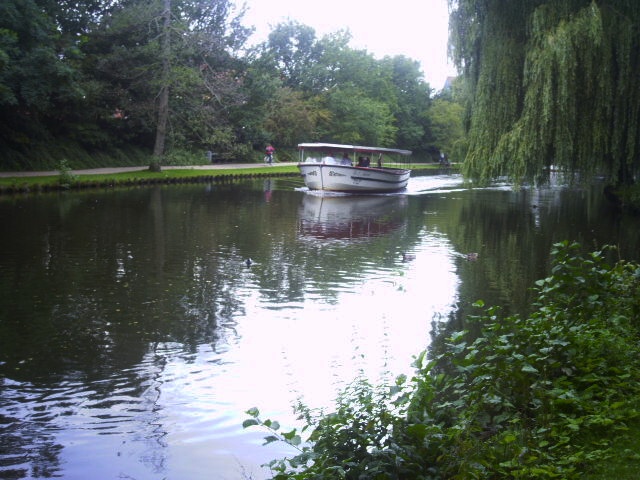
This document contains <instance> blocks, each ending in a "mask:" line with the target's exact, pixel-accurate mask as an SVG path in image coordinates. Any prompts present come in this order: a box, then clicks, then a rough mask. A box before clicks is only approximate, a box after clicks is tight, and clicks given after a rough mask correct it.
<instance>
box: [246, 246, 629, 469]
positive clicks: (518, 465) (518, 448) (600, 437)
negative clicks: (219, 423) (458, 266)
mask: <svg viewBox="0 0 640 480" xmlns="http://www.w3.org/2000/svg"><path fill="white" fill-rule="evenodd" d="M611 253H613V252H612V251H611V249H609V248H605V249H603V250H602V251H597V252H593V253H586V254H584V253H581V248H580V246H579V245H577V244H575V243H569V242H563V243H560V244H557V245H555V246H554V250H553V252H552V257H553V262H552V269H551V275H550V276H549V277H548V278H545V279H542V280H539V281H538V282H536V284H535V286H534V289H535V291H536V293H537V300H536V302H535V304H534V305H533V306H532V310H531V313H530V314H529V315H527V316H521V315H514V316H503V315H502V314H501V312H500V309H499V308H495V307H490V308H485V307H484V305H482V302H478V304H477V307H478V310H479V313H478V315H477V316H474V317H471V318H468V319H467V321H466V327H467V328H466V330H464V331H460V332H456V333H454V334H450V335H449V336H448V338H447V341H446V342H445V346H444V347H442V348H441V350H440V351H433V352H430V354H429V355H427V354H422V355H421V356H420V357H419V358H418V359H417V361H416V374H415V376H414V378H412V379H405V378H399V379H398V380H397V383H396V385H393V386H391V387H386V388H382V387H376V386H372V385H370V384H369V383H368V382H367V381H365V380H362V379H360V380H357V381H355V382H354V383H353V384H352V385H351V386H350V387H349V388H348V389H346V390H345V392H343V394H342V395H341V397H340V398H338V402H337V409H336V411H335V412H332V413H330V414H319V413H317V412H312V411H311V410H310V409H308V408H306V407H305V406H300V407H299V412H300V418H301V420H304V422H305V427H304V428H303V431H308V430H310V431H311V434H310V436H309V437H308V439H307V443H302V440H301V435H300V434H299V433H298V432H297V431H296V430H292V431H287V432H284V431H281V429H280V425H279V424H278V423H277V422H275V421H271V420H264V419H261V418H260V413H259V411H258V410H257V409H251V410H249V411H248V412H247V413H248V414H249V415H250V418H249V419H248V420H247V421H245V423H244V426H245V427H252V426H261V427H262V428H266V429H267V430H268V431H269V436H267V437H266V441H267V442H273V441H284V442H287V443H289V444H290V445H292V446H294V447H295V448H297V449H298V452H299V455H297V456H295V457H294V458H290V459H286V460H276V461H273V462H272V463H271V468H272V471H273V473H274V478H276V479H311V478H313V479H327V480H328V479H335V478H346V479H361V478H367V479H376V478H379V479H465V480H466V479H507V478H520V479H557V478H560V479H574V478H580V479H589V480H596V479H612V478H615V479H617V480H624V479H629V480H631V479H635V478H637V477H638V472H640V450H639V449H640V419H639V416H638V413H637V411H638V408H639V407H640V400H639V394H640V358H639V356H638V346H639V345H638V343H639V333H640V329H639V328H638V327H639V325H638V322H639V320H638V319H639V318H640V266H639V265H638V264H635V263H630V262H625V261H617V262H614V263H609V262H608V260H607V259H608V258H611V257H615V255H611ZM302 445H304V446H302Z"/></svg>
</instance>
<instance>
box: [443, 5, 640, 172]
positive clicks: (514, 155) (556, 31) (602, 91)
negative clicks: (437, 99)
mask: <svg viewBox="0 0 640 480" xmlns="http://www.w3.org/2000/svg"><path fill="white" fill-rule="evenodd" d="M639 23H640V10H639V9H638V8H637V7H635V6H632V4H631V3H630V2H628V1H627V0H614V1H606V2H605V1H600V0H578V1H575V0H562V1H538V0H524V1H521V2H506V1H495V2H485V3H482V2H477V1H475V0H464V1H460V2H457V5H456V8H455V10H454V12H453V13H452V31H453V35H452V40H453V47H454V51H455V52H456V61H457V63H458V64H459V65H460V66H464V69H465V78H466V81H467V83H468V85H469V86H470V103H469V113H468V128H469V150H468V155H467V160H466V164H465V172H466V173H467V174H468V175H470V176H473V177H475V178H480V179H489V178H494V177H497V176H500V175H509V176H510V177H511V178H513V179H514V180H515V181H518V182H520V181H524V180H535V179H538V178H541V177H542V176H543V175H544V174H545V172H546V170H547V169H548V168H549V167H550V166H554V167H555V168H559V169H562V170H565V171H568V172H572V173H583V174H585V173H593V172H602V173H604V174H606V175H608V176H609V177H610V178H612V179H614V180H615V181H616V182H618V183H632V182H633V181H634V178H635V176H636V175H637V174H638V172H639V170H640V156H639V155H638V151H639V150H638V146H639V145H640V137H638V131H639V129H638V122H639V120H640V94H638V92H637V89H636V88H635V87H634V85H635V83H636V79H637V77H638V75H639V72H640V55H639V54H638V47H639V46H640V34H639V30H638V24H639Z"/></svg>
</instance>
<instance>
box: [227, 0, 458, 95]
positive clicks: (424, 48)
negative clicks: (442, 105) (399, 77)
mask: <svg viewBox="0 0 640 480" xmlns="http://www.w3.org/2000/svg"><path fill="white" fill-rule="evenodd" d="M237 3H238V4H241V3H242V0H237ZM246 4H247V7H248V11H247V14H246V15H245V24H247V25H251V26H254V27H255V28H256V33H255V34H254V37H252V39H251V41H252V43H258V42H259V41H263V40H266V38H267V35H268V34H269V31H270V30H271V28H272V27H273V26H275V25H277V24H278V23H281V22H286V21H287V20H289V19H291V20H296V21H298V22H300V23H302V24H304V25H308V26H310V27H313V28H314V29H315V31H316V36H317V37H321V36H322V35H325V34H327V33H331V32H335V31H336V30H340V29H342V28H348V29H349V31H350V32H351V35H352V37H353V38H352V40H351V43H350V46H351V47H353V48H358V49H360V48H363V49H366V50H367V51H368V52H370V53H372V54H373V55H374V56H375V57H376V58H382V57H384V56H385V55H391V56H393V55H405V56H407V57H409V58H412V59H414V60H418V61H419V62H420V64H421V67H422V71H423V72H424V74H425V79H426V80H427V82H429V84H430V85H431V88H434V89H436V90H440V89H441V88H442V87H443V85H444V82H445V80H446V78H447V76H450V75H455V69H454V67H453V65H452V64H451V63H450V62H448V60H447V39H448V18H449V14H448V11H447V0H387V1H372V0H246Z"/></svg>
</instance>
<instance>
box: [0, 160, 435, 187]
mask: <svg viewBox="0 0 640 480" xmlns="http://www.w3.org/2000/svg"><path fill="white" fill-rule="evenodd" d="M409 168H411V169H413V170H421V169H429V168H438V167H437V165H434V164H413V165H409ZM299 174H300V173H299V171H298V168H297V167H296V166H295V165H274V166H270V167H266V166H264V165H262V164H258V163H256V166H255V168H234V165H233V164H227V165H224V166H218V167H217V168H215V169H214V168H211V169H206V168H184V167H181V168H171V167H167V168H164V169H163V170H162V171H161V172H152V171H150V170H148V169H147V168H143V167H141V169H140V170H136V171H127V172H119V173H103V174H77V173H74V172H73V171H72V170H70V169H69V168H68V167H66V166H63V167H62V168H60V170H59V173H58V174H57V175H47V176H17V175H16V176H6V177H0V194H10V193H24V192H39V191H55V190H81V189H89V188H113V187H127V186H136V185H153V184H178V183H208V182H231V181H234V180H236V179H241V178H263V177H264V178H266V177H289V176H291V177H292V176H298V175H299Z"/></svg>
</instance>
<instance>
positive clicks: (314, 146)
mask: <svg viewBox="0 0 640 480" xmlns="http://www.w3.org/2000/svg"><path fill="white" fill-rule="evenodd" d="M298 150H316V151H320V152H356V153H395V154H398V155H411V150H400V149H397V148H383V147H366V146H364V145H341V144H337V143H299V144H298Z"/></svg>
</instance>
